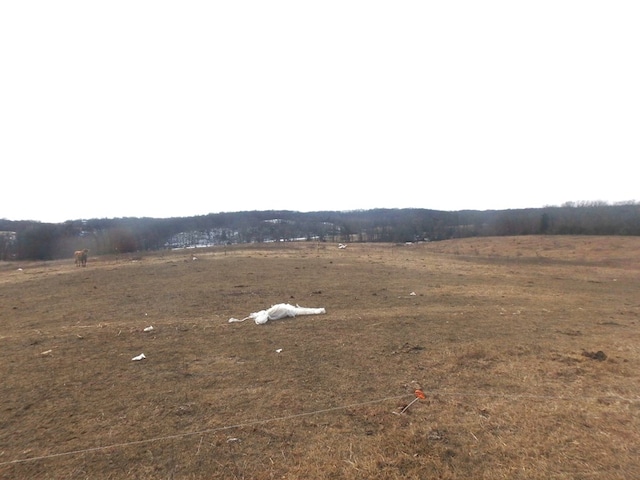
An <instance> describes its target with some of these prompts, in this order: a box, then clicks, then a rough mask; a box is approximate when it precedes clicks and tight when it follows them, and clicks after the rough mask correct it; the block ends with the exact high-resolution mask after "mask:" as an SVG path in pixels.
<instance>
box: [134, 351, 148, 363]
mask: <svg viewBox="0 0 640 480" xmlns="http://www.w3.org/2000/svg"><path fill="white" fill-rule="evenodd" d="M144 358H147V357H145V355H144V353H141V354H140V355H137V356H135V357H133V358H132V359H131V360H132V361H133V362H137V361H139V360H142V359H144Z"/></svg>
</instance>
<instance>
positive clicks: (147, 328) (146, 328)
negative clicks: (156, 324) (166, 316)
mask: <svg viewBox="0 0 640 480" xmlns="http://www.w3.org/2000/svg"><path fill="white" fill-rule="evenodd" d="M152 330H153V325H149V326H148V327H145V328H144V329H143V331H145V332H150V331H152Z"/></svg>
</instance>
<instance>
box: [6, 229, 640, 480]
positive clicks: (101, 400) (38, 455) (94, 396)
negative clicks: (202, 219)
mask: <svg viewBox="0 0 640 480" xmlns="http://www.w3.org/2000/svg"><path fill="white" fill-rule="evenodd" d="M639 274H640V239H638V238H631V237H629V238H627V237H506V238H486V239H465V240H456V241H447V242H437V243H430V244H419V245H402V246H400V245H379V244H353V245H349V246H348V247H347V248H346V249H338V248H337V246H336V245H333V244H317V243H286V244H271V245H259V246H238V247H220V248H211V249H199V250H183V251H174V252H162V253H150V254H139V255H136V256H134V257H129V258H123V257H120V258H118V259H116V258H114V257H98V258H95V257H93V258H92V257H90V258H89V263H88V266H87V267H86V268H81V267H79V268H78V267H75V266H74V264H73V259H69V260H68V261H55V262H40V263H22V264H20V265H18V264H16V263H3V264H0V324H1V325H2V331H1V332H0V346H1V348H2V350H1V353H0V355H1V357H0V358H1V363H0V373H1V375H2V379H3V381H2V384H1V385H0V396H1V398H2V406H1V409H2V410H1V411H0V426H1V428H0V478H11V479H22V478H24V479H27V478H29V479H31V478H41V479H47V478H51V479H54V478H55V479H58V478H70V479H75V478H78V479H79V478H138V479H157V478H225V479H228V478H251V479H258V480H259V479H270V478H318V479H320V478H322V479H331V478H336V479H338V478H339V479H361V478H382V479H407V478H443V479H458V478H459V479H462V478H465V479H466V478H487V479H489V478H491V479H495V478H509V479H513V478H527V479H531V478H534V479H537V478H539V479H548V478H559V479H562V478H566V479H574V478H584V479H588V478H621V479H622V478H636V477H640V460H638V459H639V458H640V456H639V455H640V433H639V432H640V420H639V419H640V394H639V391H640V389H639V387H640V379H639V377H638V375H637V372H638V369H639V367H640V348H639V347H638V345H640V342H639V340H640V325H639V321H640V299H639V297H638V291H640V288H639V287H640V275H639ZM281 302H288V303H292V304H299V305H301V306H306V307H324V308H326V310H327V313H326V314H325V315H318V316H303V317H298V318H295V319H284V320H277V321H272V322H269V323H267V324H265V325H261V326H258V325H255V324H254V323H253V322H252V321H250V320H248V321H246V322H244V323H231V324H230V323H228V319H229V318H231V317H235V318H243V317H245V316H247V315H248V314H249V313H251V312H254V311H258V310H261V309H264V308H267V307H269V306H271V305H272V304H275V303H281ZM148 326H153V330H152V331H149V332H145V331H144V328H145V327H148ZM140 353H144V354H145V356H146V359H144V360H142V361H132V360H131V359H132V358H133V357H134V356H136V355H138V354H140ZM416 389H421V390H422V391H424V393H425V394H426V398H425V399H424V400H418V401H417V402H415V403H413V404H411V405H409V404H410V403H411V402H412V400H414V399H415V398H416V397H415V394H414V391H415V390H416ZM406 407H408V408H406ZM405 408H406V411H405V412H404V413H400V412H401V411H402V410H403V409H405Z"/></svg>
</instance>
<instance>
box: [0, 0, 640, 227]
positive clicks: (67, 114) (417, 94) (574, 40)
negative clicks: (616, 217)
mask: <svg viewBox="0 0 640 480" xmlns="http://www.w3.org/2000/svg"><path fill="white" fill-rule="evenodd" d="M638 25H640V2H638V1H637V0H631V1H615V0H614V1H607V2H605V1H589V0H582V1H566V0H550V1H547V0H541V1H535V2H524V1H522V2H521V1H513V0H505V1H494V0H485V1H451V2H449V1H446V2H443V1H438V2H435V1H426V0H422V1H393V2H392V1H386V2H383V1H375V0H367V1H349V0H340V1H333V0H323V1H315V2H311V1H303V0H292V1H280V0H270V1H252V0H248V1H186V2H176V1H173V2H168V1H162V0H153V1H138V0H126V1H120V0H115V1H114V0H111V1H108V2H93V1H87V0H79V1H65V0H59V1H48V0H47V1H29V0H20V1H7V2H2V3H1V4H0V65H1V69H2V72H1V75H0V158H1V167H0V178H1V180H0V218H5V219H11V220H27V219H29V220H40V221H45V222H49V221H51V222H63V221H65V220H70V219H80V218H114V217H124V216H138V217H141V216H148V217H161V218H164V217H173V216H191V215H200V214H207V213H216V212H221V211H242V210H271V209H287V210H298V211H317V210H352V209H369V208H404V207H416V208H431V209H441V210H460V209H479V210H485V209H506V208H526V207H541V206H545V205H560V204H562V203H564V202H567V201H597V200H599V201H607V202H611V203H613V202H618V201H628V200H640V193H639V187H638V171H639V170H640V168H639V166H640V163H639V161H640V87H639V86H640V61H639V59H640V28H638Z"/></svg>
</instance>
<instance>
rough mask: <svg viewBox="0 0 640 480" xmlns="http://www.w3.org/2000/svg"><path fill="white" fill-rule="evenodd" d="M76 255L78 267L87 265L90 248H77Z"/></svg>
mask: <svg viewBox="0 0 640 480" xmlns="http://www.w3.org/2000/svg"><path fill="white" fill-rule="evenodd" d="M74 255H75V257H76V267H79V266H83V267H86V266H87V256H88V255H89V249H88V248H85V249H84V250H76V252H75V253H74Z"/></svg>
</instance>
